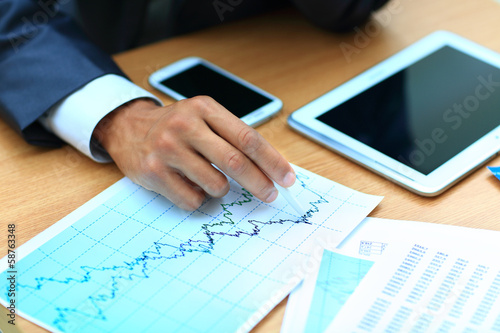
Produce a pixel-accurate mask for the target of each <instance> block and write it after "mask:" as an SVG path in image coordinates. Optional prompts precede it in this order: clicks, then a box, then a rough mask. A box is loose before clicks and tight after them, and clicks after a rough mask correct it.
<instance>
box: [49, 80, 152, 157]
mask: <svg viewBox="0 0 500 333" xmlns="http://www.w3.org/2000/svg"><path fill="white" fill-rule="evenodd" d="M137 98H151V99H153V100H154V101H155V102H156V103H157V104H158V105H162V102H161V101H160V100H159V99H158V98H157V97H156V96H154V95H153V94H151V93H150V92H148V91H146V90H144V89H142V88H141V87H139V86H137V85H135V84H133V83H132V82H130V81H129V80H127V79H125V78H124V77H121V76H118V75H115V74H107V75H104V76H101V77H99V78H97V79H95V80H93V81H91V82H89V83H87V84H86V85H85V86H83V87H82V88H80V89H79V90H77V91H76V92H74V93H73V94H71V95H69V96H68V97H66V98H65V99H64V100H62V101H61V102H59V103H58V104H56V105H55V106H54V107H52V108H51V109H50V110H49V111H48V112H47V113H46V114H45V116H43V117H41V118H40V119H39V120H40V122H41V123H42V125H44V126H45V128H47V129H48V130H49V131H51V132H53V133H54V134H56V135H57V136H59V137H60V138H61V139H63V140H64V141H66V142H67V143H69V144H71V145H72V146H73V147H75V148H76V149H78V150H79V151H81V152H82V153H84V154H85V155H87V156H89V157H90V158H92V159H93V160H94V161H97V162H110V161H111V158H110V157H109V155H108V154H107V153H106V151H105V150H104V149H102V148H101V147H100V146H99V145H98V144H96V143H94V142H92V133H93V132H94V129H95V127H96V126H97V124H98V123H99V121H101V119H102V118H104V117H105V116H106V115H107V114H108V113H110V112H111V111H113V110H115V109H116V108H117V107H119V106H121V105H123V104H125V103H127V102H130V101H132V100H134V99H137Z"/></svg>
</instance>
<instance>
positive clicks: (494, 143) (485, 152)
mask: <svg viewBox="0 0 500 333" xmlns="http://www.w3.org/2000/svg"><path fill="white" fill-rule="evenodd" d="M444 46H450V47H452V48H454V49H457V50H459V51H461V52H463V53H465V54H467V55H470V56H472V57H474V58H476V59H478V60H480V61H483V62H485V63H487V64H490V65H492V66H494V67H497V68H500V55H499V54H498V53H496V52H494V51H492V50H489V49H487V48H485V47H483V46H481V45H478V44H476V43H474V42H472V41H469V40H467V39H465V38H463V37H460V36H458V35H456V34H453V33H451V32H448V31H436V32H434V33H432V34H430V35H428V36H426V37H424V38H423V39H421V40H419V41H417V42H416V43H414V44H412V45H410V46H409V47H407V48H405V49H403V50H402V51H400V52H398V53H396V54H395V55H393V56H391V57H389V58H387V59H386V60H384V61H382V62H380V63H378V64H377V65H375V66H373V67H372V68H370V69H368V70H367V71H365V72H363V73H361V74H360V75H358V76H356V77H354V78H353V79H351V80H349V81H347V82H346V83H344V84H342V85H340V86H339V87H337V88H335V89H333V90H331V91H330V92H328V93H326V94H325V95H323V96H321V97H319V98H318V99H316V100H314V101H312V102H310V103H309V104H307V105H305V106H303V107H301V108H300V109H298V110H297V111H295V112H293V113H292V114H291V115H290V117H289V118H288V123H289V125H290V126H291V127H292V128H293V129H295V130H297V131H298V132H300V133H302V134H304V135H305V136H307V137H309V138H311V139H313V140H314V141H316V142H318V143H320V144H322V145H324V146H326V147H327V148H329V149H332V150H334V151H336V152H338V153H340V154H341V155H343V156H346V157H348V158H350V159H352V160H353V161H355V162H357V163H360V164H361V165H363V166H365V167H367V168H369V169H371V170H372V171H375V172H376V173H378V174H380V175H382V176H383V177H385V178H387V179H390V180H392V181H394V182H396V183H398V184H400V185H402V186H403V187H405V188H407V189H409V190H411V191H413V192H415V193H418V194H420V195H424V196H435V195H438V194H440V193H442V192H443V191H445V190H446V189H448V188H449V187H450V186H452V185H453V184H455V183H456V182H458V181H459V180H460V179H462V178H463V177H464V176H466V175H467V174H468V173H470V172H472V171H473V170H475V169H476V168H477V167H479V166H480V165H482V164H484V163H485V162H486V161H487V160H488V159H490V158H491V157H493V156H495V154H496V153H497V152H498V151H499V149H500V124H499V126H497V127H495V129H493V130H492V131H490V132H489V133H485V134H484V135H483V136H482V137H481V138H480V139H479V140H477V141H476V142H474V143H473V144H471V145H470V146H468V147H467V148H465V149H464V150H462V151H461V152H460V153H458V154H457V155H456V156H454V157H453V158H451V159H450V160H448V161H447V162H445V163H444V164H442V165H441V166H440V167H438V168H437V169H435V170H434V171H432V172H431V173H429V174H427V175H425V174H423V173H421V172H419V171H416V170H415V169H412V168H411V167H409V166H407V165H405V164H403V163H401V162H399V161H397V160H395V159H393V158H391V157H389V156H387V155H385V154H383V153H381V152H379V151H377V150H375V149H373V148H371V147H369V146H368V145H366V144H364V143H361V142H360V141H358V140H356V139H354V138H351V137H349V136H348V135H346V134H344V133H342V132H340V131H338V130H336V129H334V128H332V127H330V126H328V125H327V124H325V123H323V122H321V121H319V120H317V119H316V118H317V117H319V116H320V115H322V114H324V113H325V112H327V111H329V110H331V109H333V108H334V107H336V106H338V105H340V104H341V103H343V102H345V101H347V100H349V99H350V98H352V97H354V96H356V95H357V94H359V93H361V92H363V91H365V90H367V89H368V88H370V87H372V86H373V85H375V84H377V83H378V82H380V81H383V80H384V79H386V78H388V77H390V76H391V75H393V74H395V73H397V72H399V71H401V70H403V69H404V68H406V67H408V66H410V65H412V64H413V63H415V62H417V61H419V60H420V59H422V58H424V57H426V56H428V55H429V54H431V53H433V52H435V51H437V50H438V49H440V48H442V47H444Z"/></svg>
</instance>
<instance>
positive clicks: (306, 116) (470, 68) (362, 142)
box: [288, 31, 500, 196]
mask: <svg viewBox="0 0 500 333" xmlns="http://www.w3.org/2000/svg"><path fill="white" fill-rule="evenodd" d="M288 123H289V124H290V126H291V127H292V128H294V129H295V130H297V131H299V132H300V133H302V134H304V135H306V136H307V137H309V138H311V139H313V140H315V141H317V142H319V143H321V144H323V145H324V146H326V147H328V148H331V149H333V150H335V151H337V152H339V153H340V154H342V155H344V156H346V157H348V158H350V159H352V160H354V161H356V162H358V163H360V164H362V165H364V166H365V167H367V168H369V169H371V170H373V171H375V172H377V173H379V174H380V175H382V176H384V177H386V178H388V179H390V180H392V181H394V182H396V183H398V184H400V185H402V186H404V187H405V188H407V189H409V190H411V191H414V192H416V193H419V194H421V195H425V196H433V195H437V194H440V193H442V192H443V191H444V190H446V189H447V188H449V187H450V186H451V185H453V184H454V183H456V182H457V181H458V180H460V179H461V178H462V177H464V176H465V175H467V174H468V173H470V172H471V171H473V170H474V169H475V168H477V167H478V166H480V165H481V164H483V163H484V162H485V161H487V160H488V159H490V158H491V157H493V156H495V154H496V153H497V152H498V151H499V149H500V55H499V54H497V53H495V52H493V51H491V50H489V49H486V48H485V47H482V46H480V45H478V44H475V43H473V42H471V41H469V40H466V39H464V38H462V37H460V36H457V35H455V34H452V33H450V32H445V31H438V32H435V33H432V34H431V35H429V36H427V37H425V38H423V39H422V40H420V41H418V42H416V43H415V44H413V45H411V46H409V47H408V48H406V49H404V50H402V51H401V52H399V53H397V54H395V55H394V56H392V57H390V58H388V59H386V60H384V61H383V62H381V63H379V64H377V65H376V66H374V67H372V68H371V69H369V70H367V71H366V72H364V73H362V74H360V75H359V76H357V77H355V78H353V79H351V80H350V81H348V82H346V83H344V84H342V85H341V86H339V87H338V88H335V89H333V90H332V91H330V92H328V93H327V94H325V95H323V96H321V97H319V98H318V99H316V100H314V101H313V102H311V103H309V104H307V105H305V106H304V107H302V108H300V109H299V110H297V111H295V112H294V113H292V115H291V116H290V117H289V119H288Z"/></svg>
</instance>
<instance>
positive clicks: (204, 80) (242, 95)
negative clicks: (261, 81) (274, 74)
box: [160, 64, 271, 118]
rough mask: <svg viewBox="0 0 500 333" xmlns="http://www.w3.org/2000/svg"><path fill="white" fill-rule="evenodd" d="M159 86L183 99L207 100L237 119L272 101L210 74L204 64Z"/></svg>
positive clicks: (210, 70)
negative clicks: (203, 96) (202, 97)
mask: <svg viewBox="0 0 500 333" xmlns="http://www.w3.org/2000/svg"><path fill="white" fill-rule="evenodd" d="M160 84H162V85H164V86H166V87H167V88H170V89H172V90H174V91H176V92H177V93H179V94H181V95H183V96H184V97H186V98H191V97H194V96H198V95H206V96H210V97H212V98H213V99H215V100H216V101H217V102H219V103H220V104H221V105H223V106H224V107H225V108H226V109H228V110H229V111H231V112H232V113H233V114H234V115H236V116H237V117H239V118H241V117H243V116H245V115H247V114H249V113H251V112H252V111H255V110H257V109H259V108H260V107H262V106H264V105H267V104H268V103H270V102H271V99H269V98H267V97H266V96H263V95H261V94H259V93H258V92H256V91H254V90H252V89H250V88H247V87H245V86H243V85H241V84H239V83H238V82H236V81H233V80H231V79H229V78H227V77H225V76H223V75H221V74H219V73H217V72H215V71H213V70H212V69H210V68H208V67H207V66H205V65H203V64H197V65H195V66H193V67H191V68H189V69H187V70H185V71H183V72H181V73H179V74H176V75H174V76H172V77H170V78H168V79H165V80H163V81H160Z"/></svg>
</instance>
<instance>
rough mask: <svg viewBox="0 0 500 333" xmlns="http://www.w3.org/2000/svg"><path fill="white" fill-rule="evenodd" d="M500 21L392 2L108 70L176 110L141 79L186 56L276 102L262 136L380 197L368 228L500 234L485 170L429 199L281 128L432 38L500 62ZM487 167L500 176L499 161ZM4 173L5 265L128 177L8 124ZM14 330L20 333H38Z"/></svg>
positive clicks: (232, 34)
mask: <svg viewBox="0 0 500 333" xmlns="http://www.w3.org/2000/svg"><path fill="white" fill-rule="evenodd" d="M236 10H237V8H236ZM499 17H500V4H499V3H497V2H495V1H493V0H474V1H472V0H466V1H456V0H439V1H435V0H419V1H413V0H400V1H396V0H395V1H392V2H391V3H390V4H389V5H388V6H386V7H385V8H384V9H383V10H381V11H380V12H379V13H377V14H376V15H375V19H374V20H372V21H371V22H370V23H368V24H366V25H364V26H360V27H358V28H356V31H355V32H354V33H349V34H332V33H329V32H326V31H323V30H321V29H318V28H316V27H314V26H312V25H311V24H310V23H308V22H307V21H306V20H304V19H303V18H302V16H301V15H300V14H299V13H298V12H296V11H295V10H292V9H289V10H284V11H280V12H277V13H271V14H266V15H263V16H259V17H254V18H251V19H248V20H244V21H240V22H235V23H231V24H227V25H221V26H217V27H214V28H210V29H207V30H204V31H200V32H196V33H193V34H189V35H185V36H181V37H178V38H174V39H170V40H167V41H164V42H160V43H157V44H153V45H150V46H146V47H143V48H140V49H136V50H132V51H128V52H125V53H122V54H118V55H116V56H115V57H114V58H115V60H116V61H117V63H118V64H119V65H120V66H121V67H122V68H123V70H124V71H125V72H126V73H127V74H128V75H129V77H130V78H131V79H132V80H133V81H134V82H135V83H137V84H138V85H140V86H142V87H144V88H146V89H148V90H150V91H151V92H153V93H155V94H156V95H157V96H159V97H160V98H162V99H163V101H164V102H165V103H171V102H172V101H171V100H169V99H168V98H167V97H165V96H163V95H161V93H160V92H157V91H155V90H154V89H153V88H151V87H150V86H149V84H148V83H147V79H148V76H149V75H150V74H151V73H152V72H154V71H155V70H157V69H159V68H161V67H163V66H165V65H167V64H169V63H171V62H173V61H175V60H178V59H181V58H183V57H186V56H199V57H203V58H206V59H207V60H209V61H211V62H214V63H215V64H217V65H219V66H221V67H223V68H225V69H227V70H229V71H231V72H233V73H235V74H236V75H239V76H241V77H242V78H244V79H246V80H248V81H250V82H252V83H254V84H256V85H257V86H259V87H261V88H263V89H265V90H267V91H269V92H270V93H272V94H274V95H276V96H278V97H279V98H280V99H282V101H283V102H284V108H283V110H282V111H281V112H280V114H279V115H278V116H277V117H276V118H274V119H272V120H271V121H270V122H268V123H266V124H264V125H262V126H260V127H259V128H258V131H259V132H260V133H261V134H262V135H263V136H264V137H265V138H266V139H267V140H269V141H270V142H271V143H272V144H273V145H274V146H275V147H276V148H277V149H278V150H279V151H280V152H281V153H282V154H283V155H284V156H285V157H286V158H287V159H288V160H289V161H290V162H291V163H294V164H296V165H299V166H300V167H303V168H306V169H308V170H310V171H312V172H315V173H317V174H319V175H321V176H324V177H326V178H329V179H331V180H333V181H336V182H338V183H341V184H343V185H345V186H348V187H351V188H353V189H355V190H358V191H362V192H365V193H370V194H376V195H382V196H385V198H384V200H383V201H382V203H381V204H380V205H379V207H377V208H376V209H375V210H374V211H373V213H372V214H371V216H373V217H381V218H389V219H402V220H418V221H425V222H432V223H443V224H452V225H460V226H466V227H473V228H484V229H491V230H500V218H499V217H498V216H499V215H500V202H499V201H500V200H499V198H500V181H498V180H497V179H495V178H494V177H493V175H491V173H489V171H487V170H486V168H485V167H481V168H480V169H478V170H477V171H475V172H474V173H473V174H471V175H470V176H468V177H467V178H466V179H465V180H463V181H461V182H460V183H458V184H457V185H456V186H454V187H453V188H452V189H450V190H448V191H447V192H445V193H444V194H442V195H440V196H438V197H435V198H424V197H421V196H418V195H415V194H413V193H411V192H409V191H407V190H405V189H403V188H401V187H399V186H397V185H395V184H393V183H391V182H390V181H388V180H386V179H384V178H382V177H380V176H378V175H376V174H374V173H372V172H370V171H368V170H366V169H364V168H363V167H360V166H358V165H357V164H355V163H353V162H351V161H349V160H347V159H345V158H343V157H341V156H339V155H337V154H335V153H333V152H331V151H329V150H327V149H325V148H322V147H321V146H319V145H317V144H315V143H313V142H311V141H309V140H307V139H305V138H304V137H302V136H301V135H299V134H297V133H295V132H293V131H292V130H291V129H290V128H289V127H288V126H287V124H286V118H287V116H288V115H289V114H290V113H291V112H293V111H294V110H296V109H297V108H299V107H300V106H302V105H304V104H306V103H308V102H310V101H311V100H313V99H315V98H317V97H318V96H320V95H322V94H323V93H325V92H327V91H329V90H331V89H333V88H335V87H337V86H338V85H340V84H341V83H343V82H345V81H346V80H348V79H350V78H352V77H354V76H355V75H357V74H359V73H361V72H362V71H364V70H366V69H368V68H369V67H371V66H373V65H374V64H376V63H378V62H380V61H381V60H383V59H385V58H387V57H388V56H390V55H392V54H394V53H395V52H397V51H399V50H401V49H403V48H404V47H406V46H408V45H410V44H411V43H413V42H415V41H417V40H418V39H420V38H422V37H424V36H425V35H427V34H429V33H431V32H433V31H435V30H440V29H443V30H449V31H452V32H455V33H457V34H459V35H462V36H464V37H466V38H469V39H471V40H473V41H475V42H477V43H479V44H482V45H485V46H487V47H489V48H491V49H493V50H495V51H497V52H500V38H499V33H498V32H499V31H500V20H499ZM346 50H349V51H350V52H346ZM499 112H500V110H499ZM490 164H491V165H500V158H496V159H494V160H492V161H491V162H490ZM0 170H1V172H0V181H1V188H2V190H1V192H0V206H1V207H2V211H1V212H2V214H1V216H2V217H1V221H2V228H3V230H0V254H1V255H2V256H4V255H5V254H6V253H7V225H8V224H10V223H15V224H16V237H17V244H16V245H17V246H18V247H19V246H20V245H21V244H23V243H24V242H26V241H27V240H29V239H30V238H32V237H34V236H35V235H37V234H38V233H40V232H41V231H43V230H44V229H46V228H47V227H49V226H50V225H52V224H54V223H56V222H57V221H58V220H60V219H61V218H62V217H64V216H65V215H67V214H69V213H70V212H71V211H73V210H74V209H76V208H77V207H79V206H80V205H82V204H84V203H85V202H86V201H88V200H89V199H91V198H92V197H94V196H95V195H97V194H98V193H99V192H101V191H103V190H104V189H106V188H107V187H108V186H110V185H112V184H113V183H114V182H116V181H117V180H119V179H120V178H121V177H123V175H122V174H121V172H120V171H119V170H118V169H117V168H116V166H114V165H113V164H98V163H95V162H93V161H91V160H89V159H88V158H86V157H84V156H83V155H81V154H80V153H78V152H77V151H76V150H74V149H73V148H71V147H64V148H61V149H44V148H38V147H33V146H29V145H28V144H26V143H25V142H24V141H23V140H22V139H21V138H20V137H19V136H18V135H17V134H16V133H15V132H14V131H13V130H12V129H10V128H9V127H8V126H7V125H6V124H5V123H3V122H0ZM443 237H446V235H443ZM285 306H286V300H284V301H283V302H281V304H280V305H278V306H277V307H276V308H275V309H274V310H273V311H272V312H271V313H270V314H269V315H268V316H267V317H266V318H265V319H264V320H263V321H262V322H261V323H260V324H259V325H258V326H257V327H256V328H255V329H254V332H278V331H279V330H280V325H281V322H282V318H283V314H284V311H285ZM18 319H20V318H18ZM18 321H19V327H20V328H21V329H22V330H23V331H24V332H45V330H44V329H41V328H39V327H38V326H36V325H34V324H32V323H30V322H28V321H26V320H22V319H20V320H18Z"/></svg>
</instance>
